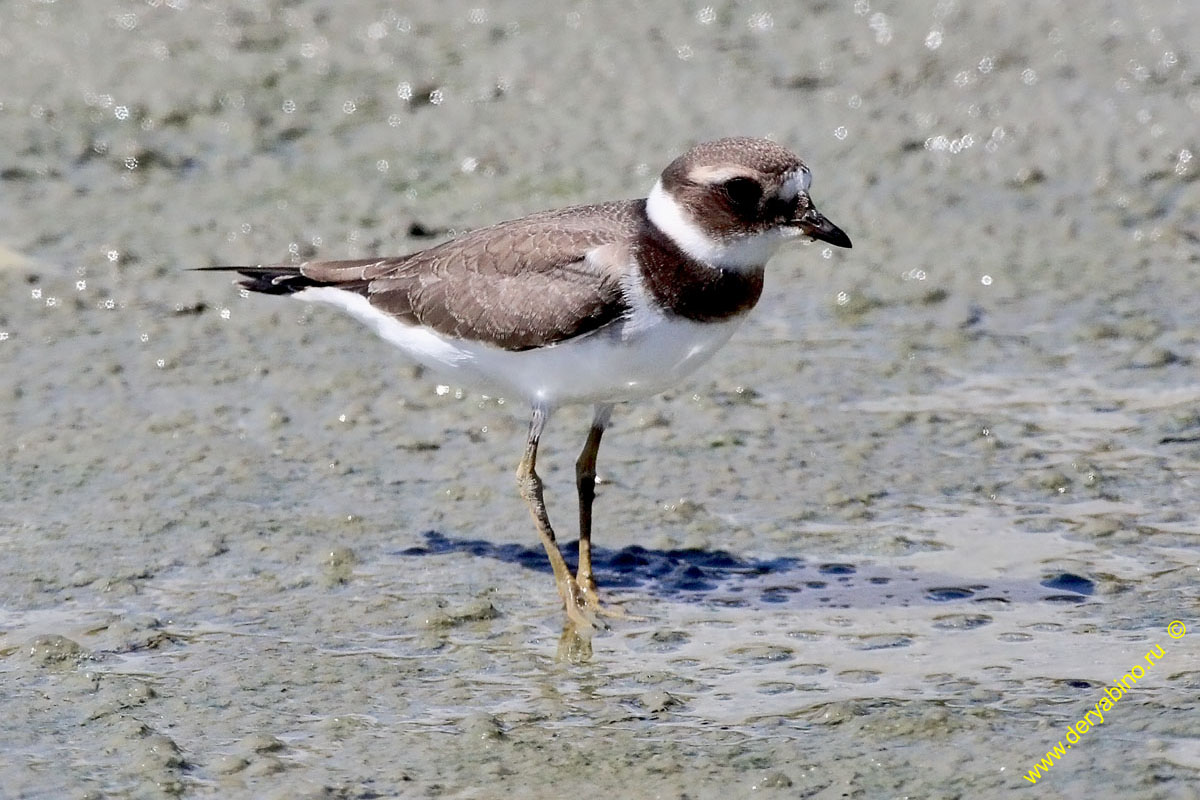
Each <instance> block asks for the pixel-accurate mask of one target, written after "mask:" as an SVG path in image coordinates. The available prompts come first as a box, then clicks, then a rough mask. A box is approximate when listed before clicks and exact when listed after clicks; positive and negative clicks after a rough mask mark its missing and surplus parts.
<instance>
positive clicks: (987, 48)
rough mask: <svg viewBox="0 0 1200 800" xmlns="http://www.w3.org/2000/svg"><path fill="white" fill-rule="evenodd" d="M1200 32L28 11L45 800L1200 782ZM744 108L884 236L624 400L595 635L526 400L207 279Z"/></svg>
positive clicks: (3, 781)
mask: <svg viewBox="0 0 1200 800" xmlns="http://www.w3.org/2000/svg"><path fill="white" fill-rule="evenodd" d="M401 5H402V6H403V9H402V10H400V6H401ZM351 6H353V7H351ZM1198 43H1200V11H1197V8H1196V6H1195V4H1194V3H1191V2H1184V1H1183V0H1149V1H1148V2H1143V3H1139V4H1137V5H1136V6H1128V5H1127V4H1103V3H1097V4H1086V5H1085V6H1079V5H1078V4H1072V3H1066V2H1060V3H1020V2H1018V3H1013V2H984V3H956V2H946V0H942V1H941V2H936V3H935V2H916V3H903V4H901V3H877V2H874V1H872V2H870V3H868V2H867V0H858V2H854V3H850V2H845V3H817V4H807V3H804V4H800V3H738V4H714V5H712V6H700V5H681V6H679V7H676V8H669V7H668V4H641V5H636V6H635V5H632V4H629V5H622V6H621V7H619V8H618V7H610V6H609V5H608V4H601V3H590V4H588V3H585V4H577V5H566V6H564V5H562V4H559V3H550V2H548V3H532V2H521V3H516V2H510V3H500V4H494V5H486V6H485V5H470V4H468V5H460V4H454V3H404V4H388V3H373V2H369V1H367V2H360V3H354V4H344V5H343V4H330V3H322V2H310V1H309V0H299V1H298V2H293V3H289V4H286V5H282V4H274V3H265V2H260V3H226V2H204V3H201V2H195V1H194V0H193V2H187V0H163V1H162V2H159V1H158V0H155V1H154V2H148V3H147V2H108V3H88V4H73V3H66V2H58V3H54V2H33V1H32V0H9V1H8V2H5V3H3V4H0V74H3V76H4V77H3V81H2V82H0V244H2V245H3V250H2V252H0V298H2V303H0V376H2V377H0V455H2V459H3V469H2V470H0V552H2V553H3V557H2V558H0V678H2V680H0V683H2V684H3V695H4V700H3V708H4V713H3V714H2V715H0V752H3V754H4V757H3V758H2V759H0V796H3V797H14V798H15V797H19V798H102V797H104V798H107V797H112V798H153V797H161V796H176V795H182V796H196V797H203V796H211V797H268V798H296V797H301V798H303V797H314V798H317V797H332V798H367V797H435V796H438V797H462V798H486V797H500V796H507V797H531V798H536V797H562V796H566V795H571V796H578V795H589V796H591V795H594V796H609V797H633V796H638V797H662V798H683V797H689V798H710V797H720V798H728V797H742V796H749V795H751V794H754V795H756V796H757V795H761V796H766V797H788V798H791V797H813V798H822V799H823V800H824V799H827V798H844V797H852V798H881V797H922V798H951V797H972V798H976V797H998V796H1003V795H1006V794H1007V793H1009V792H1018V791H1021V790H1025V791H1026V792H1027V793H1028V794H1029V796H1031V797H1032V796H1034V795H1035V794H1036V795H1037V796H1038V797H1047V798H1067V797H1083V796H1091V797H1101V796H1102V797H1138V798H1151V799H1153V798H1195V797H1198V796H1200V790H1198V789H1197V786H1200V735H1198V730H1200V729H1198V726H1197V709H1198V706H1200V701H1198V700H1197V697H1198V694H1200V692H1198V690H1200V646H1198V645H1197V644H1196V643H1197V642H1200V638H1198V637H1200V521H1198V520H1200V499H1198V498H1200V376H1198V370H1200V324H1198V322H1197V311H1196V310H1197V309H1198V308H1200V234H1198V232H1200V185H1198V183H1197V176H1200V163H1198V162H1197V155H1198V154H1200V134H1198V132H1200V52H1198V51H1197V45H1198ZM729 134H748V135H769V136H772V137H773V138H775V139H776V140H778V141H780V142H783V143H785V144H787V145H788V146H790V147H793V148H794V149H796V150H797V151H798V152H800V153H801V154H802V155H803V156H804V157H805V158H806V160H807V161H808V162H809V164H810V165H811V167H812V169H813V173H814V176H815V178H814V184H813V190H812V192H813V197H814V199H815V200H816V202H817V203H818V205H819V207H820V208H821V209H822V210H823V211H824V212H825V213H826V214H827V215H828V216H829V217H830V218H831V219H833V220H834V221H835V222H837V223H838V224H839V225H841V226H842V227H843V228H844V229H845V230H846V231H847V232H848V233H849V234H850V235H851V236H852V237H853V239H854V243H855V247H854V249H853V250H850V251H841V250H832V249H826V248H824V247H821V246H809V247H797V248H795V249H793V250H790V251H787V252H785V253H783V254H781V255H780V256H779V257H778V258H777V259H776V260H775V261H774V262H773V263H772V265H771V268H770V271H769V275H768V282H767V288H766V292H765V296H764V299H763V301H762V303H761V305H760V307H759V308H758V309H757V310H756V313H755V315H754V316H753V318H752V319H751V320H750V321H749V322H748V323H747V324H746V325H745V326H744V327H743V328H742V330H741V331H740V332H739V333H738V335H737V336H736V337H735V338H734V340H733V341H732V342H731V343H730V345H729V346H728V347H727V349H726V350H724V351H723V352H722V353H721V354H720V355H719V356H718V357H717V358H716V359H715V360H714V361H713V363H712V364H710V365H709V367H708V368H706V369H705V370H704V371H703V372H701V373H700V374H698V375H697V376H695V377H694V378H692V379H691V380H689V381H688V382H687V383H686V384H682V385H680V386H679V387H678V388H677V389H676V390H673V391H671V392H669V393H668V394H665V395H663V396H661V397H657V398H655V399H653V400H651V401H647V402H644V403H639V404H636V405H632V406H629V407H626V408H621V409H619V410H618V412H617V414H616V417H615V420H614V426H613V428H612V430H611V431H610V432H609V434H608V435H607V437H606V439H605V442H604V447H603V449H602V451H601V454H600V473H601V477H602V481H603V482H602V484H601V486H600V489H599V497H598V501H597V534H596V537H597V543H598V545H599V547H600V552H599V557H600V562H601V563H600V567H601V568H600V578H601V581H602V583H603V584H604V585H606V586H608V587H609V590H610V596H611V597H612V598H613V599H616V600H619V601H622V602H623V603H624V604H625V605H626V607H627V608H628V609H629V610H630V611H631V612H633V613H635V614H639V615H642V616H644V617H646V619H645V620H644V621H618V622H617V623H616V624H615V625H614V627H613V629H612V630H611V631H609V632H607V633H604V634H601V635H598V636H596V637H595V639H594V640H593V643H592V644H593V654H592V657H591V659H590V660H588V661H586V662H583V663H574V662H572V661H570V660H560V659H557V658H556V651H557V646H558V638H559V626H560V613H559V611H558V608H557V606H558V603H557V598H556V595H555V593H554V589H553V584H552V581H551V579H550V576H549V574H548V573H547V571H546V569H545V566H544V564H543V560H544V559H543V557H542V556H541V554H540V552H539V551H538V549H537V542H536V539H535V537H534V533H533V530H532V527H531V525H530V524H529V521H528V518H527V515H526V512H525V510H524V508H523V506H522V504H521V502H520V500H519V499H518V498H517V496H516V493H515V488H514V486H513V481H512V473H513V470H514V468H515V466H516V460H517V457H518V455H519V451H520V445H521V441H522V439H523V433H524V426H525V409H523V408H521V407H520V404H519V403H514V402H511V401H510V402H504V403H502V402H501V400H500V399H498V398H488V399H482V398H480V397H479V396H478V395H476V394H473V393H472V392H471V391H470V389H469V387H466V388H465V389H464V390H463V391H461V392H460V391H459V390H458V387H449V388H447V389H443V390H439V389H438V381H437V379H436V378H435V377H434V376H431V375H427V374H421V373H419V372H418V371H416V370H414V369H413V368H412V367H411V366H409V365H407V364H406V363H405V362H404V361H403V360H402V359H401V358H400V357H399V356H398V354H397V353H396V352H395V351H394V350H392V349H390V348H389V347H388V346H387V345H386V344H384V343H382V342H379V341H376V340H375V339H373V338H371V337H370V335H369V334H368V332H366V331H365V330H364V329H361V328H360V327H358V326H356V324H355V323H354V322H353V321H351V320H348V319H345V318H343V317H342V316H340V315H339V314H338V313H337V312H336V311H334V310H331V309H316V308H307V307H302V306H301V305H300V304H289V303H287V302H284V301H281V300H278V299H275V298H263V297H242V296H239V294H238V292H237V290H236V289H234V288H233V287H232V286H231V285H230V284H229V282H228V281H226V280H225V279H224V278H223V277H220V276H217V277H214V276H212V275H204V274H196V273H189V272H185V271H184V270H185V268H188V267H195V266H206V265H212V264H226V263H257V262H259V261H271V260H286V259H288V258H289V257H290V255H291V254H299V255H302V256H306V257H307V256H317V257H327V258H344V257H354V256H363V255H369V254H393V253H401V252H407V251H410V250H413V249H418V248H421V247H425V246H428V245H429V244H431V243H433V242H435V241H438V240H439V239H440V238H445V237H446V236H449V235H452V234H453V232H454V231H459V230H465V229H469V228H473V227H478V226H481V225H485V224H488V223H491V222H494V221H497V220H499V219H504V218H509V217H514V216H520V215H522V214H525V213H528V212H531V211H534V210H538V209H542V208H547V207H554V206H561V205H567V204H570V203H576V202H592V201H599V200H605V199H613V198H620V197H630V196H640V195H643V194H644V193H645V191H646V190H647V189H648V188H649V186H650V185H651V184H652V183H653V180H654V176H655V174H656V173H657V172H658V171H659V170H660V169H661V168H662V166H664V165H665V164H666V163H667V162H668V161H669V160H670V159H671V158H673V157H674V156H675V155H677V154H678V153H679V152H681V151H682V150H684V149H685V148H686V147H687V146H689V145H690V144H691V143H693V142H695V141H698V140H701V139H706V138H712V137H715V136H720V135H729ZM429 234H432V236H430V235H429ZM587 419H588V415H587V411H586V410H584V409H564V410H563V411H562V412H561V413H559V414H558V415H557V416H556V417H555V419H554V420H553V421H552V423H551V425H550V428H549V431H548V433H547V436H546V438H545V440H544V443H543V458H542V461H541V463H540V464H539V466H540V468H541V472H542V474H543V477H544V478H545V479H546V482H547V487H548V493H549V503H550V511H551V515H552V517H553V519H555V520H556V521H557V524H558V525H559V528H560V532H561V533H562V535H563V538H564V539H566V540H571V539H573V538H574V536H573V533H572V528H573V518H574V513H575V511H574V498H573V494H574V490H573V486H572V482H573V461H574V457H575V455H576V453H577V451H578V448H579V447H580V445H581V444H582V441H583V434H584V431H585V430H586V426H587ZM1173 620H1179V621H1181V622H1182V623H1184V624H1185V625H1186V626H1188V627H1190V628H1191V632H1190V633H1188V634H1186V635H1185V636H1183V637H1181V638H1171V636H1170V635H1169V634H1168V632H1167V625H1168V623H1170V622H1171V621H1173ZM1159 648H1161V650H1160V649H1159ZM1148 652H1152V653H1153V654H1154V655H1156V656H1159V654H1161V655H1160V657H1158V658H1157V659H1155V658H1154V657H1151V659H1150V660H1149V661H1147V656H1146V654H1147V653H1148ZM1139 664H1140V665H1145V666H1144V667H1139V669H1140V670H1141V672H1142V675H1141V676H1140V678H1138V680H1137V682H1136V684H1134V685H1132V687H1131V688H1130V689H1129V690H1128V691H1122V692H1121V693H1120V696H1119V697H1118V699H1117V700H1116V701H1115V703H1113V702H1112V700H1109V701H1108V702H1109V704H1110V707H1109V708H1107V709H1104V708H1103V701H1104V700H1106V699H1108V698H1111V697H1112V696H1113V695H1116V694H1118V692H1116V691H1115V690H1114V688H1113V687H1114V685H1115V683H1116V682H1117V681H1120V680H1122V676H1123V675H1125V674H1131V675H1133V676H1134V677H1137V675H1136V673H1135V672H1134V671H1133V670H1132V667H1133V666H1134V665H1139ZM1093 709H1095V711H1094V713H1093V714H1092V715H1091V716H1089V717H1088V720H1089V722H1090V723H1091V724H1092V725H1093V727H1090V729H1085V730H1084V731H1083V732H1082V733H1079V732H1078V728H1077V729H1075V732H1072V733H1070V734H1069V733H1068V727H1067V726H1068V725H1076V723H1077V721H1078V720H1081V719H1084V718H1085V714H1087V713H1088V712H1089V710H1093ZM1100 715H1102V716H1103V721H1102V722H1100V723H1097V722H1096V717H1097V716H1100ZM1072 738H1074V739H1075V742H1074V744H1073V747H1072V748H1071V749H1069V750H1066V749H1065V745H1066V744H1068V743H1071V740H1072ZM1059 741H1062V742H1063V745H1064V750H1063V751H1062V755H1061V756H1059V757H1056V758H1053V759H1051V761H1052V762H1053V763H1052V764H1051V765H1050V766H1049V768H1048V769H1046V770H1045V771H1044V774H1043V775H1041V777H1039V778H1038V779H1037V785H1036V787H1035V786H1033V785H1032V783H1031V781H1030V780H1029V778H1028V777H1026V776H1027V775H1028V774H1029V771H1030V770H1031V768H1033V767H1034V765H1035V764H1036V763H1037V762H1038V761H1040V760H1041V759H1043V758H1045V754H1046V753H1047V751H1048V750H1050V749H1051V748H1052V747H1054V746H1055V745H1056V744H1057V743H1058V742H1059Z"/></svg>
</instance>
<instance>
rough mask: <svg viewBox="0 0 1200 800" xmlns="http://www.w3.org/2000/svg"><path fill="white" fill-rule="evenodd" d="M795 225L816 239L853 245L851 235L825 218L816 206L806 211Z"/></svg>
mask: <svg viewBox="0 0 1200 800" xmlns="http://www.w3.org/2000/svg"><path fill="white" fill-rule="evenodd" d="M795 225H796V226H797V227H798V228H800V230H802V231H804V232H805V233H806V234H808V235H809V236H811V237H812V238H814V239H819V240H820V241H822V242H829V243H830V244H831V245H833V246H834V247H853V246H854V245H853V244H851V243H850V237H849V236H847V235H846V233H845V231H843V230H842V229H841V228H839V227H838V226H837V225H834V224H833V223H832V222H830V221H829V220H827V219H825V215H824V214H822V213H821V212H820V211H817V210H816V209H815V208H810V209H808V211H805V212H804V214H803V216H801V217H800V219H798V220H796V222H795Z"/></svg>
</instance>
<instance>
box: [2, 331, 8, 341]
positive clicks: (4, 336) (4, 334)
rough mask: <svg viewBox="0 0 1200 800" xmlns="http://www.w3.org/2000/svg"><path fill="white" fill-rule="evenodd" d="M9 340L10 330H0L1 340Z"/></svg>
mask: <svg viewBox="0 0 1200 800" xmlns="http://www.w3.org/2000/svg"><path fill="white" fill-rule="evenodd" d="M7 341H8V331H0V342H7Z"/></svg>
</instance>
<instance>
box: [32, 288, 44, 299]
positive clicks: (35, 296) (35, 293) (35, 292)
mask: <svg viewBox="0 0 1200 800" xmlns="http://www.w3.org/2000/svg"><path fill="white" fill-rule="evenodd" d="M29 296H30V297H32V298H33V299H34V300H41V299H42V290H41V289H32V290H30V292H29Z"/></svg>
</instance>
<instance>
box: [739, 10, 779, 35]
mask: <svg viewBox="0 0 1200 800" xmlns="http://www.w3.org/2000/svg"><path fill="white" fill-rule="evenodd" d="M746 26H747V27H748V28H750V30H752V31H758V32H759V33H763V32H766V31H769V30H771V28H774V27H775V18H774V17H772V16H771V15H770V14H769V13H768V12H766V11H760V12H758V13H757V14H751V15H750V18H749V19H748V20H746Z"/></svg>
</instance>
